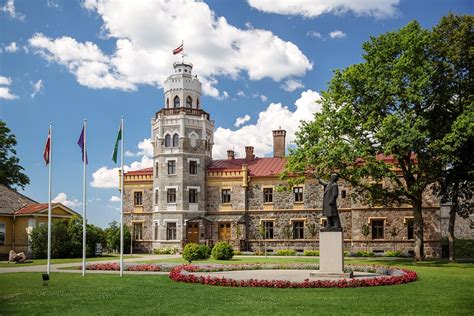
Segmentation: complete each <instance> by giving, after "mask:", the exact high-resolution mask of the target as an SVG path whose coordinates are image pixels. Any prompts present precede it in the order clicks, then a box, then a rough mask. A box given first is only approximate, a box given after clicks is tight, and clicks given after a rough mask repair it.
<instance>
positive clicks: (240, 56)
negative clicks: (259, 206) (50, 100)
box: [30, 0, 313, 98]
mask: <svg viewBox="0 0 474 316" xmlns="http://www.w3.org/2000/svg"><path fill="white" fill-rule="evenodd" d="M83 6H84V7H85V8H86V9H87V10H90V11H93V12H96V13H97V14H98V15H99V16H100V17H101V18H102V21H103V25H102V29H103V32H104V34H105V36H107V37H108V38H110V39H112V40H115V50H114V51H113V53H111V54H110V55H107V54H104V53H103V52H102V51H101V49H100V48H99V47H98V46H97V45H95V44H93V43H91V42H85V43H79V42H77V41H76V40H75V39H73V38H70V37H61V38H57V39H50V38H48V37H45V36H44V35H42V34H36V35H35V36H34V37H33V38H31V39H30V45H31V46H32V47H33V48H34V49H35V50H36V51H37V52H38V53H40V54H41V55H42V56H43V57H44V58H46V59H48V60H50V61H54V62H57V63H59V64H62V65H64V66H65V67H67V69H68V70H69V71H70V72H72V73H73V74H74V75H75V76H76V77H77V81H78V82H79V83H80V84H82V85H85V86H88V87H91V88H112V89H122V90H134V89H136V87H137V85H140V84H148V85H154V86H158V87H160V86H161V85H162V82H163V81H164V80H165V79H166V77H167V76H168V75H169V74H170V73H171V72H172V69H171V65H172V63H173V61H176V58H177V57H174V56H173V55H172V54H171V50H172V49H173V48H175V47H176V45H177V44H178V43H180V42H181V40H184V50H185V52H186V53H187V54H188V55H189V60H190V61H192V62H193V64H194V68H195V69H194V72H195V73H196V74H199V76H200V78H201V80H202V82H203V92H204V93H205V94H207V95H210V96H212V97H215V98H225V94H220V92H219V90H218V89H217V88H216V86H217V84H218V80H217V79H216V78H218V77H220V76H224V77H229V78H232V79H238V78H239V77H240V75H241V73H246V74H247V75H248V77H249V78H250V79H251V80H260V79H262V78H271V79H273V80H275V81H280V80H282V79H284V78H286V77H289V76H303V75H304V74H305V73H306V72H307V71H309V70H311V69H312V67H313V65H312V63H311V62H310V61H309V60H308V58H307V57H306V56H305V55H304V54H303V53H302V52H301V50H300V49H299V48H298V47H297V46H296V45H295V44H294V43H292V42H289V41H285V40H283V39H281V38H280V37H278V36H276V35H274V34H273V33H272V32H271V31H267V30H261V29H255V28H247V29H240V28H237V27H235V26H233V25H230V24H229V23H228V22H227V20H226V19H225V18H224V17H219V16H216V15H215V13H214V12H213V11H212V10H211V9H210V8H209V6H208V5H207V4H206V3H204V2H201V1H190V0H178V1H164V0H163V1H154V0H153V1H152V0H148V1H140V2H137V3H135V4H134V5H133V6H130V5H129V4H128V3H127V2H126V1H118V2H117V1H112V0H103V1H95V0H86V1H85V2H84V4H83Z"/></svg>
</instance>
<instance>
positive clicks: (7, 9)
mask: <svg viewBox="0 0 474 316" xmlns="http://www.w3.org/2000/svg"><path fill="white" fill-rule="evenodd" d="M0 11H3V12H4V13H6V14H8V15H9V16H10V17H11V18H13V19H18V20H20V21H23V20H24V19H25V15H24V14H21V13H19V12H16V9H15V1H14V0H7V2H6V3H5V5H4V6H3V7H0Z"/></svg>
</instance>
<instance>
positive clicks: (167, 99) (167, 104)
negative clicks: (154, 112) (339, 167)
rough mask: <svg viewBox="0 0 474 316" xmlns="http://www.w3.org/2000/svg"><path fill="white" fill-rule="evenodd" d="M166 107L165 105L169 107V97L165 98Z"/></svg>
mask: <svg viewBox="0 0 474 316" xmlns="http://www.w3.org/2000/svg"><path fill="white" fill-rule="evenodd" d="M166 107H167V108H169V107H170V99H169V98H166Z"/></svg>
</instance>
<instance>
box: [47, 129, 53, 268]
mask: <svg viewBox="0 0 474 316" xmlns="http://www.w3.org/2000/svg"><path fill="white" fill-rule="evenodd" d="M52 130H53V123H51V122H50V123H49V153H48V155H49V157H48V158H49V163H48V179H49V180H48V260H47V267H46V273H48V275H49V274H50V272H51V188H52V179H51V174H52V163H53V155H52V152H53V135H52V132H53V131H52Z"/></svg>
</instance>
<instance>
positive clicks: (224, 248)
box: [212, 241, 234, 260]
mask: <svg viewBox="0 0 474 316" xmlns="http://www.w3.org/2000/svg"><path fill="white" fill-rule="evenodd" d="M233 256H234V248H232V246H231V245H229V244H228V243H226V242H225V241H221V242H218V243H217V244H215V246H214V248H212V257H213V258H214V259H216V260H230V259H232V257H233Z"/></svg>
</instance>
